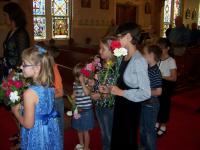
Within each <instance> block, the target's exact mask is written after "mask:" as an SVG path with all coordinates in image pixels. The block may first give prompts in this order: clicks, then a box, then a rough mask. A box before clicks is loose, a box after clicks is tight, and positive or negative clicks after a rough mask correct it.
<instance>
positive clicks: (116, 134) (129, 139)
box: [111, 23, 151, 150]
mask: <svg viewBox="0 0 200 150" xmlns="http://www.w3.org/2000/svg"><path fill="white" fill-rule="evenodd" d="M116 32H117V36H118V38H119V40H120V42H121V45H122V46H123V47H124V48H126V49H127V50H128V55H127V56H125V57H124V60H123V61H122V64H121V66H120V71H119V74H120V76H119V79H118V83H117V86H112V87H111V93H112V94H114V95H116V102H115V107H114V120H113V130H112V140H111V150H116V149H131V150H136V149H138V144H137V141H138V140H137V136H138V135H137V129H138V124H139V117H140V103H139V102H141V101H145V100H147V99H149V98H150V96H151V90H150V81H149V77H148V64H147V62H146V61H145V59H144V58H143V56H142V55H141V54H140V52H139V51H138V50H137V48H136V44H137V43H138V42H139V41H140V36H141V34H140V28H139V26H138V25H137V24H133V23H125V24H122V25H120V26H119V27H118V29H117V31H116Z"/></svg>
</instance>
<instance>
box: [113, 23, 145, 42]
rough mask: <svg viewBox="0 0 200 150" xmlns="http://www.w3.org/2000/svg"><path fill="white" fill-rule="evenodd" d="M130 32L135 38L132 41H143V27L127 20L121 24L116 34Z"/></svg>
mask: <svg viewBox="0 0 200 150" xmlns="http://www.w3.org/2000/svg"><path fill="white" fill-rule="evenodd" d="M127 33H130V34H131V36H132V38H133V40H132V43H133V44H134V45H135V44H139V43H140V42H141V29H140V26H139V25H138V24H136V23H132V22H127V23H123V24H120V25H119V26H118V28H117V30H116V34H121V35H125V34H127Z"/></svg>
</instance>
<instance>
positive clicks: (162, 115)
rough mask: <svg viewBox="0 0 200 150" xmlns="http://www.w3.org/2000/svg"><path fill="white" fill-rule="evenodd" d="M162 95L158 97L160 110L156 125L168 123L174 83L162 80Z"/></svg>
mask: <svg viewBox="0 0 200 150" xmlns="http://www.w3.org/2000/svg"><path fill="white" fill-rule="evenodd" d="M162 83H163V86H162V94H161V96H160V97H159V101H160V110H159V113H158V119H157V122H158V123H167V122H168V121H169V116H170V109H171V96H172V94H173V92H174V88H175V82H171V81H167V80H163V82H162Z"/></svg>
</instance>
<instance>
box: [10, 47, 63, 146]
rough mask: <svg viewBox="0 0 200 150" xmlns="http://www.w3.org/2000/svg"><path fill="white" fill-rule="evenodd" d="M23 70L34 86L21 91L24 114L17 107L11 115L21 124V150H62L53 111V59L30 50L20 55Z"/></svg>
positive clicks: (36, 50) (42, 53)
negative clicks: (22, 93) (22, 92)
mask: <svg viewBox="0 0 200 150" xmlns="http://www.w3.org/2000/svg"><path fill="white" fill-rule="evenodd" d="M22 61H23V63H22V66H21V68H22V70H23V74H24V76H25V77H26V78H32V80H33V83H34V84H33V85H31V86H29V88H28V89H27V90H26V91H25V92H24V95H23V98H24V101H23V107H24V110H23V113H22V114H23V115H21V114H20V112H19V111H20V108H21V106H20V104H19V105H16V106H14V107H12V112H13V113H14V115H15V116H16V118H17V120H18V121H19V122H20V124H21V126H22V127H21V149H22V150H61V149H63V147H62V143H61V141H62V140H61V135H60V131H59V125H58V120H57V117H59V114H58V113H57V112H56V111H55V110H54V96H55V95H54V88H53V87H52V85H53V83H54V81H53V80H54V74H53V64H54V62H53V58H52V57H51V56H50V55H49V54H48V52H47V51H46V50H45V49H43V48H42V47H38V46H37V47H32V48H29V49H26V50H24V52H23V53H22Z"/></svg>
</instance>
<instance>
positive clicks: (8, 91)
mask: <svg viewBox="0 0 200 150" xmlns="http://www.w3.org/2000/svg"><path fill="white" fill-rule="evenodd" d="M10 93H11V90H10V89H8V90H7V91H6V96H7V97H9V95H10Z"/></svg>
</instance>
